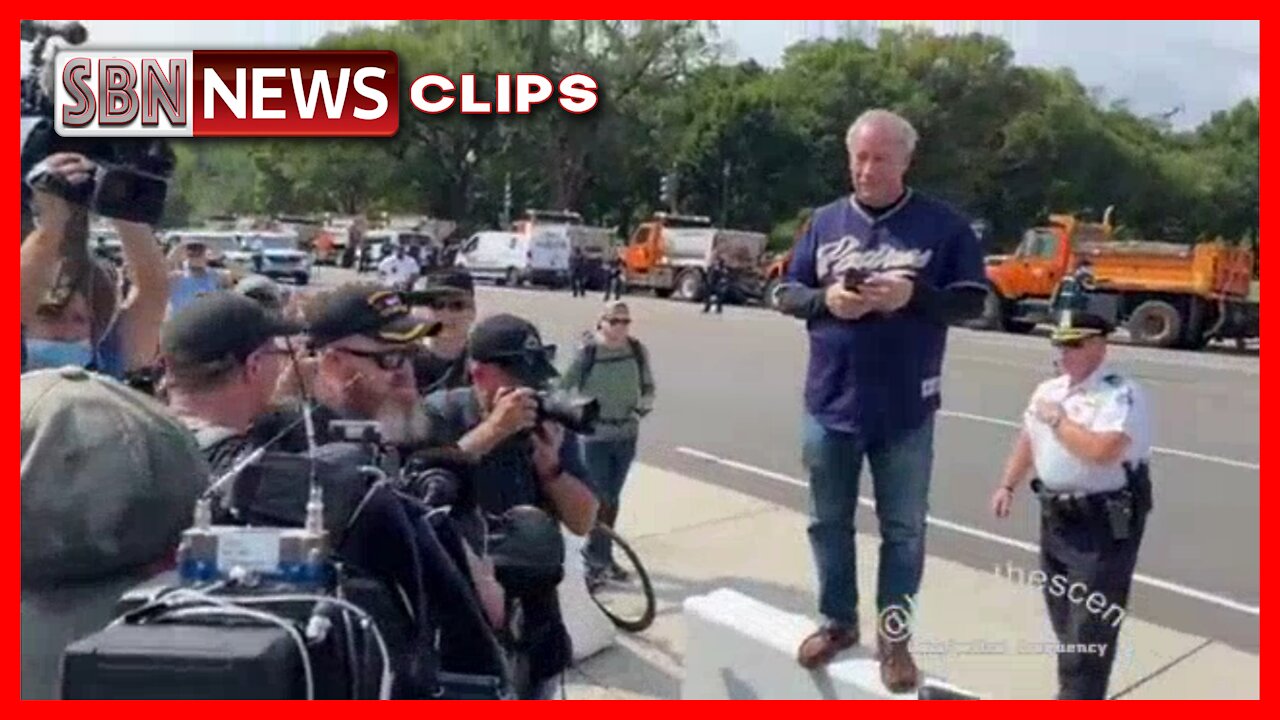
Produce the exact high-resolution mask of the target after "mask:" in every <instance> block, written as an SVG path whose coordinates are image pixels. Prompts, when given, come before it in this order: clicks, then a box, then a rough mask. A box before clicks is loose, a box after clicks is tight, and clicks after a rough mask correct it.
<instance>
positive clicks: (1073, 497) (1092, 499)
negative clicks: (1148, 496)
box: [1031, 478, 1130, 517]
mask: <svg viewBox="0 0 1280 720" xmlns="http://www.w3.org/2000/svg"><path fill="white" fill-rule="evenodd" d="M1031 491H1032V492H1034V493H1035V494H1036V497H1038V498H1040V503H1041V504H1042V505H1043V506H1044V507H1045V509H1047V510H1052V511H1054V512H1056V513H1058V514H1061V515H1064V516H1067V517H1083V516H1087V515H1093V514H1099V513H1101V512H1102V508H1103V504H1104V503H1105V502H1106V501H1107V500H1109V499H1112V498H1119V497H1128V496H1129V495H1130V492H1129V490H1128V489H1127V488H1121V489H1119V490H1109V491H1106V492H1095V493H1080V492H1077V493H1059V492H1053V491H1052V490H1049V489H1048V488H1046V487H1045V486H1044V482H1043V481H1042V480H1041V479H1040V478H1034V479H1033V480H1032V481H1031Z"/></svg>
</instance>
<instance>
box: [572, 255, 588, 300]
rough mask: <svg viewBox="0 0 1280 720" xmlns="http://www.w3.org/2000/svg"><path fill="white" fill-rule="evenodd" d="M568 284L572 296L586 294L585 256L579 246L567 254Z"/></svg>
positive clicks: (584, 295) (583, 295)
mask: <svg viewBox="0 0 1280 720" xmlns="http://www.w3.org/2000/svg"><path fill="white" fill-rule="evenodd" d="M569 286H570V288H571V289H572V290H573V296H574V297H586V296H587V256H586V254H584V253H583V252H582V248H580V247H576V248H574V249H573V254H572V255H570V256H569Z"/></svg>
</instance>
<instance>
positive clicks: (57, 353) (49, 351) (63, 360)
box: [27, 340, 93, 370]
mask: <svg viewBox="0 0 1280 720" xmlns="http://www.w3.org/2000/svg"><path fill="white" fill-rule="evenodd" d="M91 362H93V347H92V346H90V345H89V341H87V340H86V341H83V342H63V341H61V340H27V369H28V370H40V369H42V368H59V367H66V366H68V365H74V366H76V367H87V366H88V365H89V363H91Z"/></svg>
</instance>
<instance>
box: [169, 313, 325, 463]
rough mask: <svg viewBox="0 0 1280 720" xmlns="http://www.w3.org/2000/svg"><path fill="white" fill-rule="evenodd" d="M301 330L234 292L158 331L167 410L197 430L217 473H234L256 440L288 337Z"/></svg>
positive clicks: (283, 365) (283, 360) (281, 367)
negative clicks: (256, 426) (257, 426)
mask: <svg viewBox="0 0 1280 720" xmlns="http://www.w3.org/2000/svg"><path fill="white" fill-rule="evenodd" d="M301 331H302V328H301V326H299V325H296V324H294V323H290V322H286V321H285V320H283V319H281V318H279V317H276V316H273V315H271V314H269V313H268V312H267V311H266V310H265V309H264V308H263V307H262V306H261V305H260V304H258V303H256V302H254V301H253V300H251V299H249V298H247V297H245V296H243V295H238V294H235V293H230V292H219V293H215V294H212V295H205V296H203V297H200V298H197V299H195V300H194V301H192V302H191V304H189V305H187V306H186V307H185V308H183V309H182V310H180V311H178V313H177V314H176V315H174V316H173V317H172V318H170V319H169V321H168V322H167V323H165V325H164V327H163V328H162V329H161V333H160V345H161V363H162V364H163V366H164V369H165V387H166V392H167V393H168V399H169V405H170V407H171V408H172V409H173V410H174V412H176V413H177V415H178V417H179V418H180V419H181V420H182V422H183V424H184V425H186V427H187V429H188V430H191V431H192V432H193V433H195V436H196V442H197V444H198V445H199V446H200V450H201V451H202V452H203V453H204V455H205V459H206V460H208V461H209V465H210V467H211V468H212V470H213V471H214V474H219V473H221V472H224V471H226V470H228V469H230V468H231V466H232V465H234V464H235V461H236V460H237V459H238V458H239V457H240V456H241V454H242V453H244V452H245V451H249V450H252V449H253V447H254V441H253V439H252V438H251V437H250V434H249V432H250V428H251V427H252V426H253V424H254V422H255V421H257V420H258V419H259V418H261V417H263V416H264V415H266V414H267V413H268V412H269V411H270V409H271V404H272V398H273V396H274V395H275V391H276V384H277V382H278V381H279V379H280V375H281V373H282V372H284V370H285V368H286V366H287V364H288V358H289V356H290V352H289V348H288V347H287V346H286V344H285V342H284V340H283V338H285V337H287V336H290V335H296V334H298V333H300V332H301Z"/></svg>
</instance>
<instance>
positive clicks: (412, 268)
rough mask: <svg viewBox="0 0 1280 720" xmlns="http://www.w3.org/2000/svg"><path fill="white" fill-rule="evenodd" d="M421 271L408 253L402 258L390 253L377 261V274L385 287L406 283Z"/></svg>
mask: <svg viewBox="0 0 1280 720" xmlns="http://www.w3.org/2000/svg"><path fill="white" fill-rule="evenodd" d="M421 272H422V268H421V267H419V265H418V263H417V262H416V261H415V260H414V259H413V258H411V257H409V256H408V255H405V256H404V257H403V258H397V257H396V256H395V255H392V256H390V257H387V258H384V259H383V260H382V262H380V263H378V275H380V276H381V278H382V284H383V285H385V286H387V287H397V286H400V285H404V284H407V283H408V282H409V281H410V280H413V279H414V278H416V277H418V275H419V274H421Z"/></svg>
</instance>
